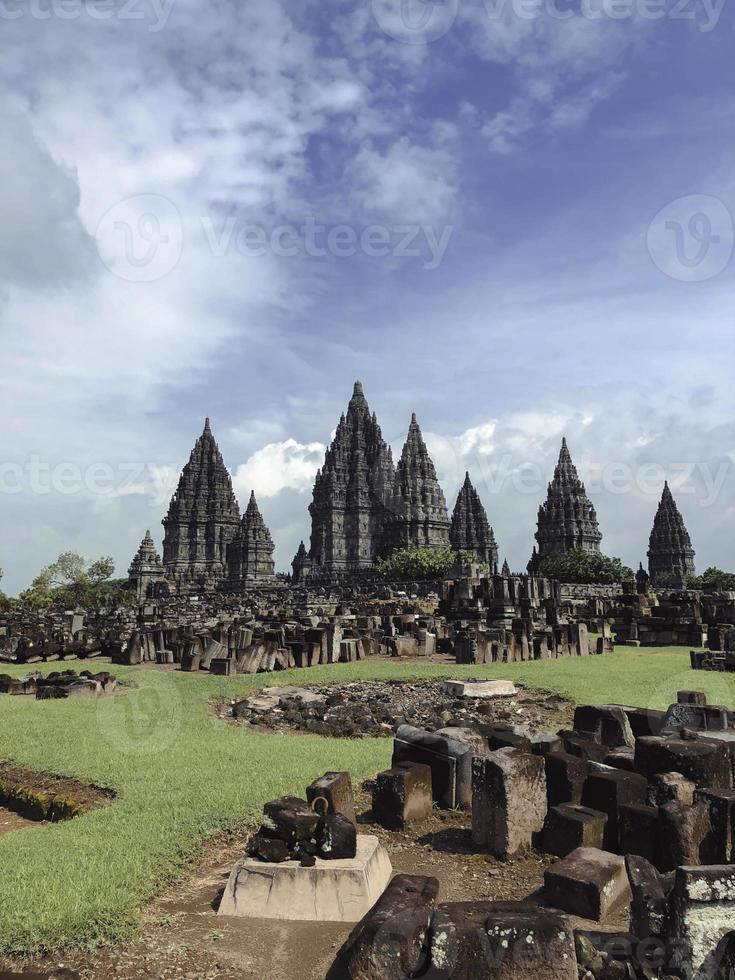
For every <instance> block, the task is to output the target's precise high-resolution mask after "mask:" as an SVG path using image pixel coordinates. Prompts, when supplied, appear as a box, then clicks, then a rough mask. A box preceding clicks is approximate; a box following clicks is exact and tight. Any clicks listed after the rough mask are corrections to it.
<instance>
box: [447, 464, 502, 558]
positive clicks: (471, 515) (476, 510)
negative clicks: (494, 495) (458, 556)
mask: <svg viewBox="0 0 735 980" xmlns="http://www.w3.org/2000/svg"><path fill="white" fill-rule="evenodd" d="M449 542H450V544H451V546H452V548H454V550H455V551H472V552H474V554H475V555H476V556H477V560H478V561H481V562H483V563H484V564H486V565H487V567H488V570H489V572H490V574H491V575H495V574H497V571H498V545H497V542H496V540H495V534H494V532H493V529H492V528H491V527H490V524H489V523H488V519H487V513H486V512H485V508H484V507H483V506H482V501H481V500H480V496H479V494H478V492H477V490H475V488H474V486H473V485H472V481H471V480H470V474H469V473H465V478H464V483H463V484H462V486H461V488H460V491H459V494H458V495H457V503H456V504H455V505H454V511H453V513H452V523H451V526H450V528H449Z"/></svg>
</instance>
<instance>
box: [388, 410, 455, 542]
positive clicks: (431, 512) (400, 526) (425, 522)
mask: <svg viewBox="0 0 735 980" xmlns="http://www.w3.org/2000/svg"><path fill="white" fill-rule="evenodd" d="M387 542H388V548H387V550H388V551H393V550H394V549H396V548H449V517H448V515H447V502H446V500H445V499H444V491H443V490H442V488H441V487H440V486H439V481H438V479H437V477H436V470H435V469H434V464H433V462H432V460H431V457H430V456H429V451H428V450H427V448H426V443H425V442H424V437H423V436H422V434H421V429H420V428H419V424H418V422H417V421H416V415H415V414H414V415H412V416H411V424H410V425H409V427H408V436H407V437H406V442H405V444H404V446H403V452H402V453H401V458H400V459H399V461H398V466H397V467H396V476H395V480H394V483H393V496H392V500H391V516H390V521H389V526H388V528H387Z"/></svg>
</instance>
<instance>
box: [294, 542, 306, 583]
mask: <svg viewBox="0 0 735 980" xmlns="http://www.w3.org/2000/svg"><path fill="white" fill-rule="evenodd" d="M291 569H292V575H291V581H292V583H293V584H294V585H303V584H304V583H305V582H308V581H309V575H310V573H311V558H309V553H308V551H307V550H306V546H305V544H304V542H303V541H302V542H301V544H300V545H299V547H298V551H297V552H296V554H295V555H294V559H293V561H292V562H291Z"/></svg>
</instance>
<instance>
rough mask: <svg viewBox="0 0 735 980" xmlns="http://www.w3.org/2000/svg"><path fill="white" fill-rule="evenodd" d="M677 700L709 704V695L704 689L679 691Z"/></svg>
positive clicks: (682, 702)
mask: <svg viewBox="0 0 735 980" xmlns="http://www.w3.org/2000/svg"><path fill="white" fill-rule="evenodd" d="M676 700H677V703H678V704H707V695H706V694H705V693H704V691H677V693H676Z"/></svg>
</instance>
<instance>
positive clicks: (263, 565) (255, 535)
mask: <svg viewBox="0 0 735 980" xmlns="http://www.w3.org/2000/svg"><path fill="white" fill-rule="evenodd" d="M274 549H275V545H274V544H273V538H272V537H271V532H270V531H269V530H268V528H267V527H266V524H265V521H264V520H263V516H262V514H261V513H260V509H259V507H258V502H257V501H256V499H255V491H251V493H250V502H249V503H248V506H247V509H246V511H245V514H244V515H243V519H242V521H241V523H240V527H239V528H238V529H237V533H236V534H235V537H234V538H233V539H232V541H231V542H230V545H229V547H228V549H227V577H228V580H229V583H230V585H234V586H244V585H248V584H250V583H252V582H272V581H273V580H274V578H275V564H274V562H273V551H274Z"/></svg>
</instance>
